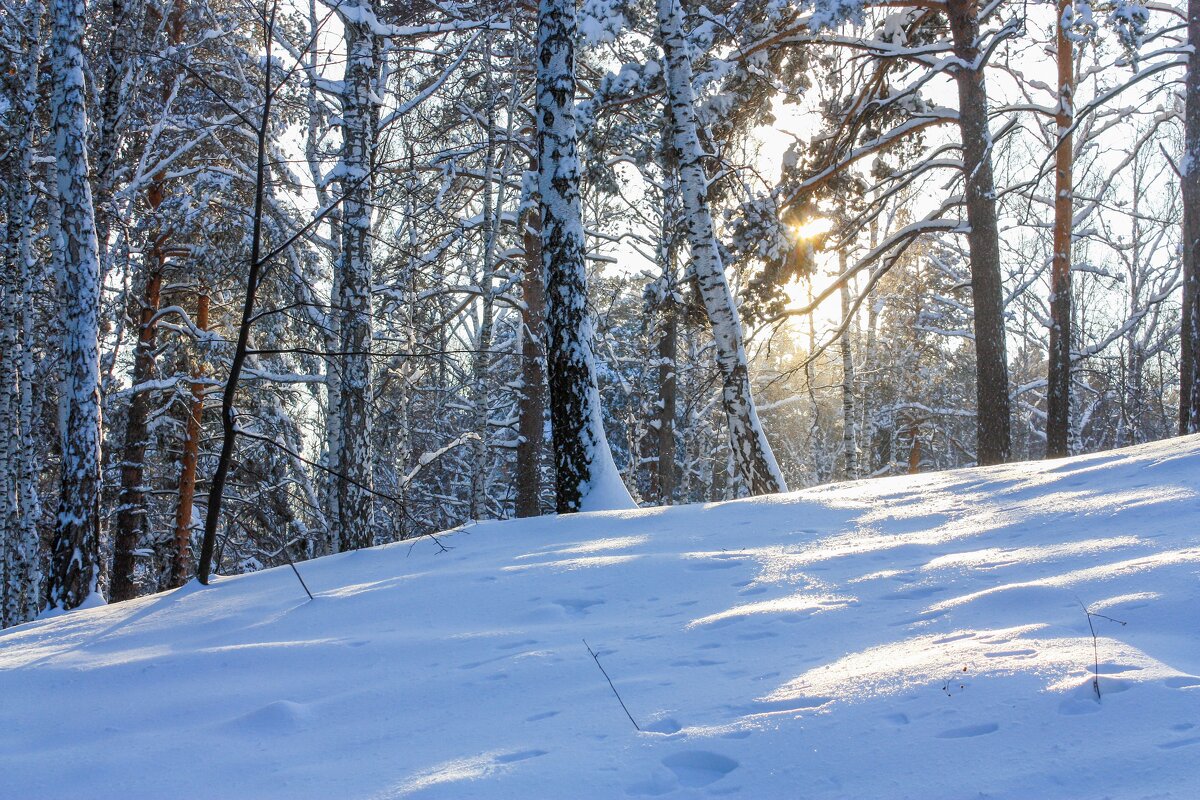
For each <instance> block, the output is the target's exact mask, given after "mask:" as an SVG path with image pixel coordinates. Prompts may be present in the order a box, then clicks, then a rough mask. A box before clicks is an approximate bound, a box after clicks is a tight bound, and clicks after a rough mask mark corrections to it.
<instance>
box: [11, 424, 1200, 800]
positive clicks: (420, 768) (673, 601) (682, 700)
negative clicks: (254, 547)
mask: <svg viewBox="0 0 1200 800" xmlns="http://www.w3.org/2000/svg"><path fill="white" fill-rule="evenodd" d="M1198 488H1200V438H1198V437H1191V438H1187V439H1178V440H1173V441H1168V442H1163V443H1158V444H1153V445H1146V446H1142V447H1137V448H1132V449H1128V450H1123V451H1116V452H1111V453H1104V454H1099V455H1091V456H1085V457H1080V458H1074V459H1070V460H1066V461H1058V462H1048V463H1036V464H1020V465H1011V466H1003V467H995V468H990V469H973V470H962V471H957V472H947V473H940V474H934V475H921V476H912V477H901V478H890V479H885V480H876V481H862V482H857V483H847V484H838V485H832V486H825V487H820V488H816V489H811V490H807V491H802V492H796V493H792V494H788V495H781V496H774V497H769V498H762V499H756V500H750V501H739V502H731V503H722V504H714V505H705V506H688V507H680V508H673V509H648V510H642V511H629V512H609V513H599V514H590V515H576V516H574V517H570V518H561V519H555V518H543V519H537V520H526V521H515V522H505V523H490V524H484V525H478V526H475V527H472V528H470V529H469V530H466V531H461V532H455V533H452V534H448V535H446V536H444V537H442V542H443V543H444V544H445V545H446V547H447V548H449V550H448V551H447V552H441V551H440V550H439V548H438V546H437V545H436V544H435V543H434V542H432V541H430V540H421V541H418V542H416V543H415V544H413V543H401V544H397V545H392V546H388V547H380V548H375V549H372V550H365V551H359V552H355V553H347V554H342V555H337V556H332V557H329V558H324V559H321V560H319V561H314V562H309V563H306V564H301V565H300V569H301V571H302V572H303V574H304V577H305V580H306V581H307V582H308V585H309V587H310V588H311V589H312V590H313V592H314V594H315V595H316V600H314V601H309V600H308V598H307V597H306V596H305V594H304V591H303V590H302V589H301V587H300V585H299V584H298V583H297V581H296V578H295V576H293V575H292V573H291V571H290V569H288V568H283V569H275V570H270V571H267V572H263V573H259V574H255V575H245V576H240V577H234V578H222V579H219V580H218V581H216V582H215V583H214V585H213V586H211V587H209V588H200V587H197V586H195V585H192V586H188V587H185V588H184V589H181V590H179V591H176V592H170V593H166V594H161V595H156V596H153V597H146V598H142V599H140V600H136V601H132V602H127V603H122V604H120V605H116V606H111V607H107V608H97V609H89V610H84V611H79V612H75V613H71V614H67V615H65V616H61V617H58V618H54V619H48V620H43V621H40V622H35V623H32V624H29V625H25V626H22V627H19V628H15V629H12V630H11V631H8V632H6V633H5V634H3V635H0V698H2V700H0V709H2V711H0V718H2V720H3V724H0V797H4V798H58V797H67V796H79V797H89V798H110V797H111V798H122V800H132V799H133V798H172V799H173V800H183V799H184V798H213V797H222V798H240V797H247V798H364V799H367V800H374V799H382V798H406V797H419V798H433V797H440V798H468V797H488V798H507V797H513V798H518V797H519V798H616V797H625V796H668V797H709V796H730V797H747V798H841V797H845V798H910V797H911V798H975V797H1003V798H1034V797H1055V798H1076V797H1078V798H1101V797H1111V798H1135V797H1177V798H1194V797H1196V796H1197V794H1198V793H1200V758H1198V757H1200V677H1197V676H1198V674H1200V613H1198V612H1200V605H1198V603H1197V600H1198V596H1200V584H1198V582H1197V572H1198V570H1200V526H1198V525H1197V521H1198V519H1200V515H1198V513H1197V512H1198V511H1200V506H1198V502H1197V490H1198ZM1093 628H1094V630H1095V634H1096V635H1095V639H1093V636H1092V630H1093ZM584 639H586V640H587V643H588V644H589V645H590V646H591V648H592V649H593V650H594V651H595V652H596V654H597V656H598V658H599V663H600V664H601V665H602V666H603V667H604V669H605V670H606V671H607V672H608V674H609V675H610V676H611V678H612V681H613V684H614V686H615V688H616V690H617V691H618V692H619V693H620V696H621V698H622V699H623V700H624V702H625V704H626V705H627V706H628V708H629V712H630V714H631V715H632V716H633V718H634V720H636V722H637V724H638V725H639V726H640V727H641V731H638V730H636V729H635V728H634V725H633V724H631V723H630V720H629V719H628V718H627V717H626V716H625V713H624V712H623V711H622V709H621V705H620V704H619V702H618V700H617V698H616V697H615V696H614V693H613V690H612V689H610V687H609V685H608V683H607V681H606V680H605V677H604V675H603V674H602V673H601V671H600V670H599V669H598V668H597V663H596V661H594V660H593V658H592V656H591V655H590V654H589V652H588V649H587V647H585V645H584V643H583V640H584ZM1096 687H1098V688H1099V695H1097V691H1096Z"/></svg>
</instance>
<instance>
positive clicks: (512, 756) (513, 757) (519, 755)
mask: <svg viewBox="0 0 1200 800" xmlns="http://www.w3.org/2000/svg"><path fill="white" fill-rule="evenodd" d="M547 752H548V751H546V750H518V751H517V752H515V753H504V754H502V755H498V756H496V757H495V758H494V759H493V760H494V761H495V762H496V763H497V764H512V763H514V762H517V761H526V760H528V759H531V758H537V757H538V756H544V755H546V753H547Z"/></svg>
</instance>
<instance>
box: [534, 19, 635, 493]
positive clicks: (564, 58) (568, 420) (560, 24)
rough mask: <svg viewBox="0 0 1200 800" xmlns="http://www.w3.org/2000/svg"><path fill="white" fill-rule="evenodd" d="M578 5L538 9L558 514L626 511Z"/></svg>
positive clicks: (539, 106)
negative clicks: (596, 294)
mask: <svg viewBox="0 0 1200 800" xmlns="http://www.w3.org/2000/svg"><path fill="white" fill-rule="evenodd" d="M575 15H576V9H575V0H541V2H540V4H539V6H538V55H537V137H538V189H539V194H540V208H541V219H542V268H543V270H544V272H545V279H546V298H547V303H546V333H547V335H546V355H547V362H548V367H549V370H548V371H549V384H550V419H551V430H552V432H553V439H554V458H555V467H556V473H555V474H556V482H557V486H556V489H557V501H556V506H557V508H558V511H559V513H561V514H565V513H570V512H573V511H598V510H603V509H609V508H631V507H633V505H634V503H633V498H631V497H630V495H629V490H628V489H626V488H625V485H624V484H623V483H622V482H621V476H620V474H619V473H618V472H617V468H616V465H615V464H614V463H613V460H612V453H611V451H610V450H609V447H608V440H607V439H606V438H605V436H604V426H603V422H602V418H601V410H600V392H599V389H598V388H597V383H596V367H595V363H594V358H593V354H592V322H591V319H590V318H589V315H588V310H587V299H588V292H587V272H586V270H585V266H584V258H583V256H584V241H583V223H582V219H581V217H580V208H579V160H578V157H577V155H576V147H577V142H576V136H577V132H576V125H575V38H576V33H577V30H576V19H575Z"/></svg>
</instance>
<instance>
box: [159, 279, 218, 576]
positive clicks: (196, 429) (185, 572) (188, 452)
mask: <svg viewBox="0 0 1200 800" xmlns="http://www.w3.org/2000/svg"><path fill="white" fill-rule="evenodd" d="M196 327H197V328H199V329H200V330H202V331H206V330H208V295H207V294H200V295H199V296H198V297H197V298H196ZM203 377H204V363H203V361H202V360H201V359H199V358H197V360H196V364H195V366H194V367H193V368H192V405H191V408H190V409H189V411H188V418H187V433H186V435H185V438H184V440H183V456H182V458H181V459H180V470H179V504H178V505H177V506H176V509H175V547H174V548H173V549H172V551H171V576H170V578H169V579H168V581H167V585H168V586H169V587H170V588H175V587H177V586H183V584H185V583H187V581H188V579H189V578H191V576H192V509H193V504H194V501H195V499H196V466H197V464H198V463H199V461H200V434H201V431H202V429H203V425H202V423H203V421H204V385H203V384H202V383H201V382H200V379H201V378H203Z"/></svg>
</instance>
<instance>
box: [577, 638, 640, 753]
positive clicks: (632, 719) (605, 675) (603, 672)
mask: <svg viewBox="0 0 1200 800" xmlns="http://www.w3.org/2000/svg"><path fill="white" fill-rule="evenodd" d="M581 641H582V642H583V646H584V647H586V648H587V651H588V652H589V653H591V654H592V659H593V660H594V661H595V662H596V666H597V667H600V672H601V673H602V674H603V675H604V679H605V680H607V681H608V687H609V688H610V689H612V690H613V694H615V695H616V696H617V702H618V703H620V704H621V708H623V709H624V710H625V716H627V717H629V721H630V722H632V723H633V727H635V728H637V729H638V730H639V731H640V730H641V729H642V726H641V725H638V724H637V720H635V719H634V718H633V714H630V713H629V709H628V708H626V706H625V701H624V700H622V699H621V694H620V693H619V692H618V691H617V687H616V686H613V682H612V678H610V677H608V672H606V671H605V669H604V665H603V664H601V663H600V656H598V655H596V652H595V651H594V650H592V646H591V645H589V644H588V643H587V639H583V640H581Z"/></svg>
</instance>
